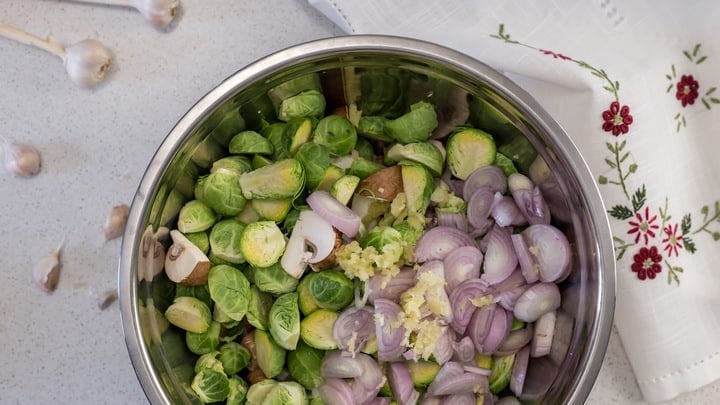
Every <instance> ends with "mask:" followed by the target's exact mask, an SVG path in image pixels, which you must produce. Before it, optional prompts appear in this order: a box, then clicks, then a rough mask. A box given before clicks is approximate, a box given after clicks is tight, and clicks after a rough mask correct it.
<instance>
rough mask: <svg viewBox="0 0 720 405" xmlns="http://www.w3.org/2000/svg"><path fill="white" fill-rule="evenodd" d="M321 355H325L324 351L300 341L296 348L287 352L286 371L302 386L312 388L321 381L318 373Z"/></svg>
mask: <svg viewBox="0 0 720 405" xmlns="http://www.w3.org/2000/svg"><path fill="white" fill-rule="evenodd" d="M323 357H325V352H324V351H322V350H318V349H314V348H312V347H310V346H308V345H306V344H305V343H303V342H300V343H298V347H297V349H295V350H293V351H291V352H288V356H287V365H288V371H289V372H290V375H291V376H292V377H293V378H294V379H295V381H297V382H299V383H300V384H301V385H302V386H303V387H305V388H307V389H309V390H313V389H315V388H317V387H318V386H319V385H320V384H322V383H323V378H322V375H320V366H321V365H322V360H323Z"/></svg>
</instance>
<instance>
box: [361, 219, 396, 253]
mask: <svg viewBox="0 0 720 405" xmlns="http://www.w3.org/2000/svg"><path fill="white" fill-rule="evenodd" d="M402 240H403V238H402V234H401V233H400V232H399V231H398V230H397V229H395V228H393V227H391V226H383V225H378V226H376V227H374V228H372V229H370V230H369V231H368V233H367V234H366V235H365V236H364V237H363V238H362V240H360V246H361V247H363V248H366V247H368V246H372V247H374V248H375V250H377V251H378V252H382V251H383V248H384V247H385V246H386V245H391V244H399V243H401V242H402Z"/></svg>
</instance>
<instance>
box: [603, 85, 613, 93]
mask: <svg viewBox="0 0 720 405" xmlns="http://www.w3.org/2000/svg"><path fill="white" fill-rule="evenodd" d="M603 89H605V90H607V91H609V92H610V93H613V92H614V90H613V88H612V87H610V86H603Z"/></svg>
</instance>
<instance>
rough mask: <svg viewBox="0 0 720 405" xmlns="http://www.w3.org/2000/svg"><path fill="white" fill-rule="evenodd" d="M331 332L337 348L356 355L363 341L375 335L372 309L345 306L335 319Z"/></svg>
mask: <svg viewBox="0 0 720 405" xmlns="http://www.w3.org/2000/svg"><path fill="white" fill-rule="evenodd" d="M332 334H333V339H335V342H337V344H338V348H340V349H341V350H343V351H344V352H346V353H349V354H350V355H352V356H355V355H357V354H358V352H359V351H360V349H362V348H363V346H364V345H365V343H366V342H367V341H368V340H370V339H372V337H373V336H375V321H374V319H373V309H372V308H370V307H363V308H356V307H354V306H350V307H348V308H346V309H345V310H343V311H342V312H341V313H340V316H338V318H337V319H336V320H335V323H334V324H333V330H332Z"/></svg>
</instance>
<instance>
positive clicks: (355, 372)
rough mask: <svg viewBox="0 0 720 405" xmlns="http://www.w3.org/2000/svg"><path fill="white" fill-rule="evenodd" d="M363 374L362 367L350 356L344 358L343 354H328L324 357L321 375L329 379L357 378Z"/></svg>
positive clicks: (333, 352) (334, 352)
mask: <svg viewBox="0 0 720 405" xmlns="http://www.w3.org/2000/svg"><path fill="white" fill-rule="evenodd" d="M362 373H363V368H362V365H361V364H360V363H359V362H358V361H357V359H355V358H354V357H350V356H343V354H342V353H341V352H337V351H332V352H328V353H327V354H326V355H325V357H323V361H322V365H321V366H320V374H321V375H322V376H323V377H324V378H326V379H328V378H355V377H358V376H359V375H360V374H362Z"/></svg>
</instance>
